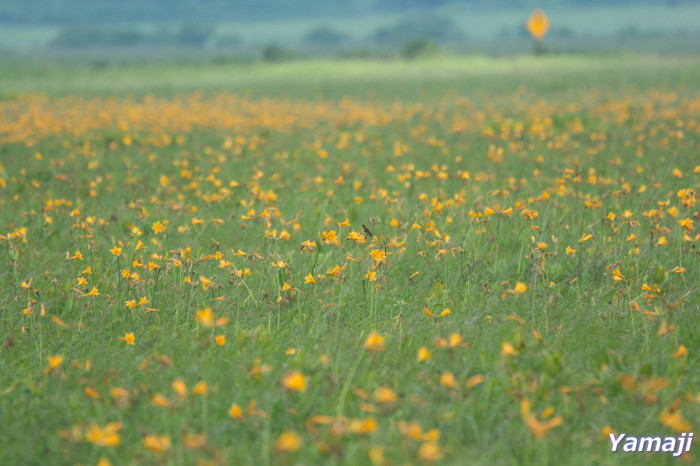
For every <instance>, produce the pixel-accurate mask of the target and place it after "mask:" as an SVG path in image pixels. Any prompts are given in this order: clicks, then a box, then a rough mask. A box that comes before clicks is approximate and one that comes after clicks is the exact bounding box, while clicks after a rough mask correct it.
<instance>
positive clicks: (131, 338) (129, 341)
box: [119, 333, 136, 345]
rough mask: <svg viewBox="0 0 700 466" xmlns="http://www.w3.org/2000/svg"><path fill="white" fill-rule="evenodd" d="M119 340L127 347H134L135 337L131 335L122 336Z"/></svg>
mask: <svg viewBox="0 0 700 466" xmlns="http://www.w3.org/2000/svg"><path fill="white" fill-rule="evenodd" d="M119 339H120V340H122V341H123V342H124V343H126V344H127V345H135V344H136V337H135V336H134V334H133V333H126V334H124V336H123V337H120V338H119Z"/></svg>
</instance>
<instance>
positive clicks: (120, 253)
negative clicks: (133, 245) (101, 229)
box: [110, 246, 122, 256]
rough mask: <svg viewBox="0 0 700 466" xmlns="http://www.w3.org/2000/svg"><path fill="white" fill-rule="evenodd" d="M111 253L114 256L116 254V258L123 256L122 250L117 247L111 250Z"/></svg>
mask: <svg viewBox="0 0 700 466" xmlns="http://www.w3.org/2000/svg"><path fill="white" fill-rule="evenodd" d="M110 252H111V253H112V254H114V255H115V256H121V255H122V248H118V247H116V246H115V247H113V248H112V249H110Z"/></svg>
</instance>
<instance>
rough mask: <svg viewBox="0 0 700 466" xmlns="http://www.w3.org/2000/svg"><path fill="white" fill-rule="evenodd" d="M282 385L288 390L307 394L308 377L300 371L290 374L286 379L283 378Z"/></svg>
mask: <svg viewBox="0 0 700 466" xmlns="http://www.w3.org/2000/svg"><path fill="white" fill-rule="evenodd" d="M282 385H283V386H284V388H286V389H287V390H293V391H297V392H305V391H306V376H304V374H302V373H301V372H299V371H292V372H288V373H287V374H286V375H285V376H284V377H282Z"/></svg>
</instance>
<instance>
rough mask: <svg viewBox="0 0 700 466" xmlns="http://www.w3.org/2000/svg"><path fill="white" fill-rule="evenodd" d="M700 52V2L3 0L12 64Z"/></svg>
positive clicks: (1, 17)
mask: <svg viewBox="0 0 700 466" xmlns="http://www.w3.org/2000/svg"><path fill="white" fill-rule="evenodd" d="M536 8H541V9H542V10H543V11H544V12H545V14H546V16H547V18H548V20H549V30H548V32H547V34H546V36H545V37H544V39H543V40H542V43H541V52H542V53H547V54H596V55H600V54H605V53H608V54H612V53H620V52H626V53H644V54H649V53H652V54H653V53H657V54H669V53H671V54H675V55H694V54H697V53H698V52H700V0H663V1H662V0H659V1H643V0H614V1H604V0H539V1H530V0H501V1H483V0H482V1H478V0H323V1H320V2H319V1H317V0H295V1H288V0H120V1H116V0H32V1H27V0H2V2H0V58H2V59H3V61H5V62H8V61H9V62H12V61H24V62H41V63H47V62H55V63H56V64H77V63H83V64H86V65H90V66H95V67H102V66H108V65H112V64H120V63H139V62H148V63H153V62H170V63H183V62H208V63H236V62H265V61H267V62H277V61H286V60H298V59H313V58H324V59H327V58H333V59H347V58H367V59H386V58H405V59H414V58H418V57H422V56H435V55H440V54H457V55H473V54H479V55H489V56H505V55H514V54H516V55H517V54H531V53H532V52H533V40H532V39H531V37H530V35H529V34H528V31H527V29H526V26H525V25H526V21H527V19H528V17H530V15H531V14H532V12H533V10H534V9H536Z"/></svg>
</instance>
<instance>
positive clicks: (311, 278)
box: [304, 274, 316, 283]
mask: <svg viewBox="0 0 700 466" xmlns="http://www.w3.org/2000/svg"><path fill="white" fill-rule="evenodd" d="M304 283H316V280H315V279H314V276H313V274H308V275H307V276H306V277H304Z"/></svg>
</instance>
